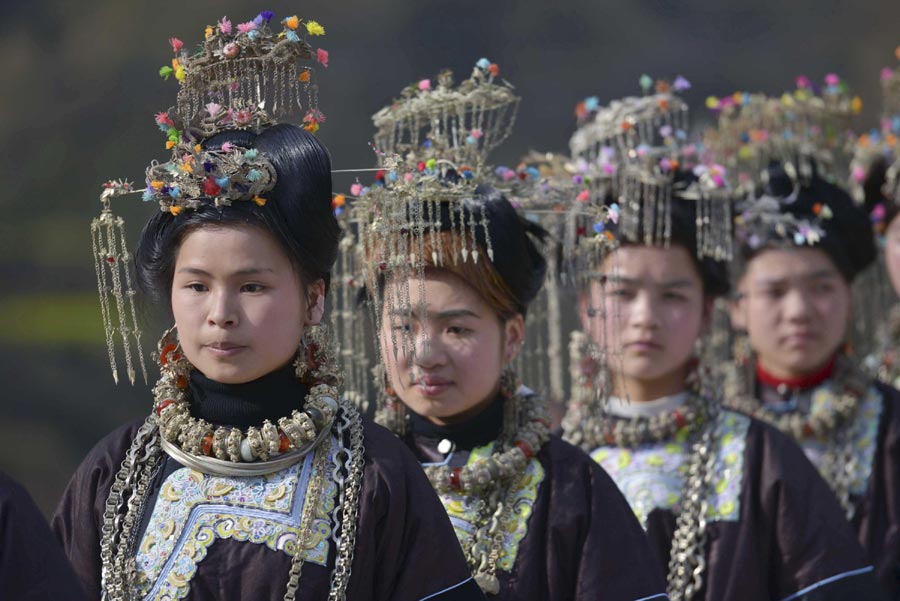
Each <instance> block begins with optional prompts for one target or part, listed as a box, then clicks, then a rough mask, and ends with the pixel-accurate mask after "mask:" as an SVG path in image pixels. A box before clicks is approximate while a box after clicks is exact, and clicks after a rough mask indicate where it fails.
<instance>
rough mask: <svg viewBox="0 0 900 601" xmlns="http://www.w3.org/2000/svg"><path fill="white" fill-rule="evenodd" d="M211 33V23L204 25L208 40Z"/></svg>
mask: <svg viewBox="0 0 900 601" xmlns="http://www.w3.org/2000/svg"><path fill="white" fill-rule="evenodd" d="M212 34H213V27H212V25H207V26H206V39H207V40H208V39H209V38H211V37H212Z"/></svg>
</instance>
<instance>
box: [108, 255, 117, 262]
mask: <svg viewBox="0 0 900 601" xmlns="http://www.w3.org/2000/svg"><path fill="white" fill-rule="evenodd" d="M106 262H107V263H110V264H112V263H115V262H116V258H115V257H114V256H112V255H108V256H107V257H106Z"/></svg>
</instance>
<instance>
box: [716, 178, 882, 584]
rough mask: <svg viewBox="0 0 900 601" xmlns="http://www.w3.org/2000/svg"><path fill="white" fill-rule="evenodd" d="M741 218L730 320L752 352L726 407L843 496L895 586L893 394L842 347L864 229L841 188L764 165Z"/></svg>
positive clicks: (866, 252)
mask: <svg viewBox="0 0 900 601" xmlns="http://www.w3.org/2000/svg"><path fill="white" fill-rule="evenodd" d="M769 181H770V185H769V191H768V192H769V194H768V195H767V196H764V197H763V198H761V199H759V200H758V201H757V202H756V203H755V204H754V205H753V206H752V207H751V209H750V210H749V211H748V212H747V213H745V214H744V215H743V216H741V219H740V222H739V223H740V225H739V227H738V235H739V239H740V241H741V244H740V257H739V259H740V265H741V267H740V269H739V273H738V276H739V277H738V282H739V284H738V295H737V298H736V299H735V300H734V301H733V303H732V308H731V317H732V323H733V325H734V326H735V328H736V329H738V330H743V331H745V332H746V334H747V340H748V341H749V345H750V348H751V349H752V353H750V359H749V361H748V362H747V364H746V365H744V366H742V368H740V367H739V368H738V369H735V370H734V372H733V374H732V376H733V381H732V386H731V388H732V390H734V395H733V396H732V397H731V398H729V399H728V400H729V403H730V404H731V405H732V406H733V407H735V408H738V409H740V410H742V411H745V412H747V413H750V414H751V415H753V416H755V417H758V418H760V419H763V420H765V421H768V422H770V423H771V424H773V425H775V426H776V427H778V428H779V429H781V430H782V431H784V432H786V433H787V434H789V435H791V436H792V437H793V438H794V439H795V440H796V441H797V442H798V443H799V444H800V445H801V446H802V447H803V449H804V451H805V452H806V455H807V456H808V457H809V459H810V460H811V461H812V462H813V463H814V464H815V465H816V466H817V467H818V469H819V471H820V472H821V474H822V476H823V477H824V479H825V480H826V482H828V484H829V485H830V486H831V489H832V490H833V491H834V493H835V495H837V498H838V499H839V500H840V502H841V504H842V506H843V508H844V510H845V514H846V515H847V516H848V517H849V518H850V520H851V522H852V524H853V526H854V527H855V529H856V531H857V533H858V535H859V540H860V542H861V543H862V546H863V547H864V548H865V550H866V552H867V554H868V558H869V561H870V562H872V563H874V565H875V567H876V571H877V574H878V577H879V579H880V580H881V582H882V585H883V586H884V587H885V588H886V590H887V591H888V592H890V593H891V594H892V595H897V594H898V593H900V570H898V565H900V538H898V536H897V534H896V533H897V531H898V527H900V501H898V499H900V482H898V478H897V475H896V471H897V469H896V462H897V459H896V458H897V457H898V454H900V442H898V441H900V404H898V403H900V394H898V393H897V391H896V390H894V389H893V388H890V387H888V386H885V385H883V384H880V383H877V382H875V381H874V380H873V379H872V378H871V377H869V376H867V375H865V374H863V373H862V372H861V371H860V370H859V369H858V368H857V367H856V365H855V360H854V359H853V358H852V357H851V356H849V355H848V354H847V353H846V352H845V348H846V346H847V331H848V324H849V323H850V317H851V313H852V310H853V307H852V303H851V284H852V283H853V281H854V278H855V277H856V276H857V274H859V272H860V271H862V270H863V268H865V267H866V266H867V265H869V264H870V263H871V262H872V261H873V260H874V258H875V246H874V244H873V239H872V231H871V224H870V222H869V219H868V217H867V216H866V214H865V213H864V212H863V211H862V210H861V209H859V208H857V207H856V206H855V205H854V204H853V202H852V200H851V199H850V197H849V196H848V195H847V194H846V193H845V192H844V191H843V190H842V189H841V188H839V187H837V186H835V185H833V184H830V183H827V182H825V181H824V180H822V179H821V178H819V177H818V176H815V175H813V177H812V178H811V179H810V180H809V181H806V182H802V183H794V182H793V181H792V180H791V179H790V178H788V177H787V175H786V174H785V172H784V170H783V169H781V168H780V167H778V166H773V167H772V168H770V177H769Z"/></svg>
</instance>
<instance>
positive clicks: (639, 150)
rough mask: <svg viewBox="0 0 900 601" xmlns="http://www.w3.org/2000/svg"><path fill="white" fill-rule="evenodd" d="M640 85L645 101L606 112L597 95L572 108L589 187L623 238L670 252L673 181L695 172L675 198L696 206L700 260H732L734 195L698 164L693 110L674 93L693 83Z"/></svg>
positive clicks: (573, 143) (575, 148) (574, 143)
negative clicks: (691, 135) (691, 130)
mask: <svg viewBox="0 0 900 601" xmlns="http://www.w3.org/2000/svg"><path fill="white" fill-rule="evenodd" d="M640 85H641V87H642V88H643V90H644V96H641V97H627V98H623V99H620V100H614V101H612V102H611V103H610V104H609V105H608V106H600V103H599V100H598V99H597V97H596V96H592V97H590V98H587V99H585V100H584V101H583V102H580V103H579V104H578V105H577V107H576V109H575V114H576V116H577V118H578V123H579V127H578V129H577V130H576V132H575V133H574V134H573V135H572V138H571V139H570V141H569V147H570V150H571V153H572V157H573V158H574V159H576V160H579V161H581V168H582V170H584V171H585V173H586V176H587V178H588V179H589V181H591V183H592V184H591V187H592V197H593V200H594V201H595V202H596V203H597V204H599V205H607V204H608V205H610V207H612V202H614V203H615V205H616V213H617V215H616V222H615V223H616V226H617V231H618V233H619V235H621V236H623V237H625V238H627V239H630V240H643V241H644V243H645V244H649V245H663V246H667V245H668V244H669V240H670V237H671V228H672V222H671V203H672V194H673V192H675V191H676V190H675V181H674V180H675V175H676V173H677V172H678V170H680V169H692V170H693V172H694V175H696V176H697V181H696V182H692V183H691V184H690V186H689V187H687V188H686V189H679V190H678V193H679V194H680V196H682V197H684V198H687V199H690V200H692V201H694V203H695V206H696V211H697V249H696V251H697V255H698V256H699V257H701V258H702V257H711V258H713V259H716V260H727V259H730V257H731V252H732V251H731V243H730V236H731V200H732V194H731V191H730V190H729V189H728V186H727V182H726V181H725V169H724V168H723V167H722V166H721V165H717V164H713V163H708V162H707V163H704V162H701V161H700V160H699V159H700V157H699V154H700V153H699V149H698V147H697V145H695V144H690V143H688V133H687V128H688V106H687V104H686V103H685V102H684V101H683V100H682V99H681V98H680V97H679V96H678V95H677V93H678V92H681V91H684V90H687V89H689V88H690V87H691V84H690V82H688V81H687V80H686V79H685V78H684V77H681V76H678V77H676V78H675V80H674V81H673V82H672V83H669V82H667V81H664V80H658V81H656V82H655V83H654V82H653V80H652V78H650V77H649V76H648V75H643V76H641V78H640ZM651 91H652V93H651ZM611 201H612V202H611Z"/></svg>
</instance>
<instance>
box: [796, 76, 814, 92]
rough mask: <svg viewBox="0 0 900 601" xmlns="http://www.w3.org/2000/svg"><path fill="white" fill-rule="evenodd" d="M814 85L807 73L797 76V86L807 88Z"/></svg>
mask: <svg viewBox="0 0 900 601" xmlns="http://www.w3.org/2000/svg"><path fill="white" fill-rule="evenodd" d="M810 85H812V84H811V83H810V81H809V78H808V77H807V76H806V75H798V76H797V87H798V88H801V89H806V88H808V87H810Z"/></svg>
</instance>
